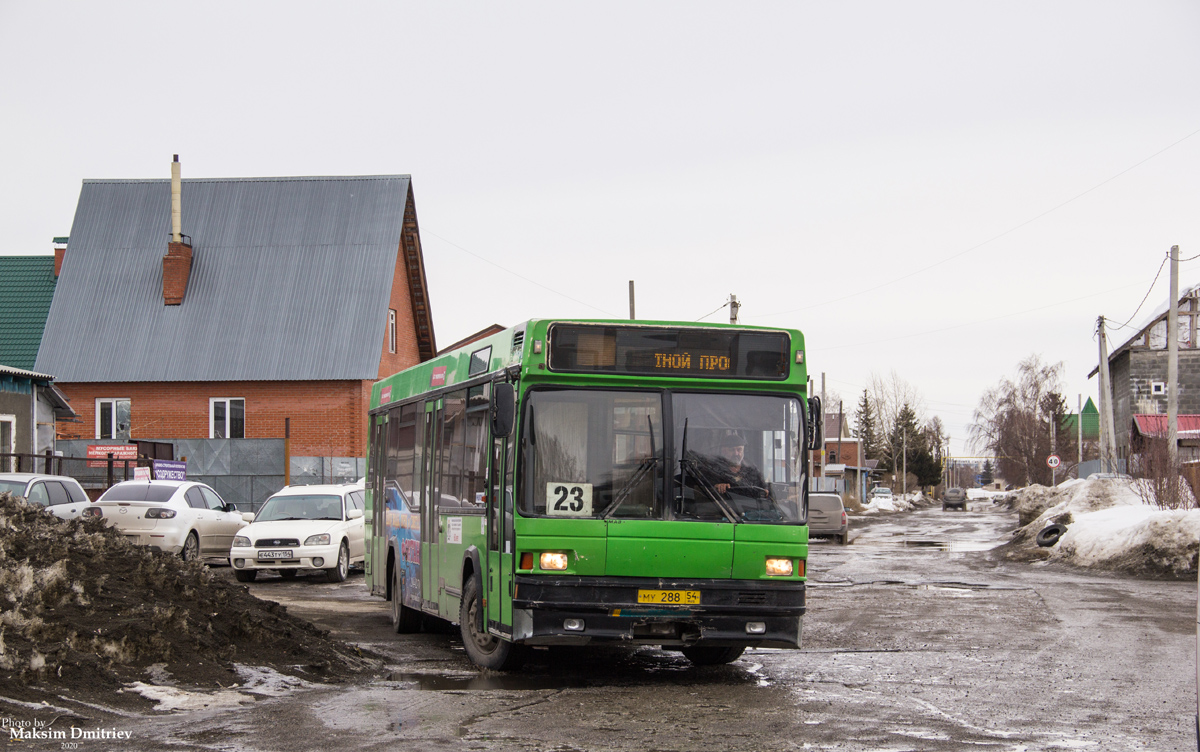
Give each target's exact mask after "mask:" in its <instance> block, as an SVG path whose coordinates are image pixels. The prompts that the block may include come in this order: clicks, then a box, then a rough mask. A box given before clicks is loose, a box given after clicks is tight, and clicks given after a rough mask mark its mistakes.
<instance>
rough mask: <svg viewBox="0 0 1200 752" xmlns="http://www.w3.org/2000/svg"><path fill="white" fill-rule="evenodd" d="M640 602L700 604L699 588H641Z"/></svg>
mask: <svg viewBox="0 0 1200 752" xmlns="http://www.w3.org/2000/svg"><path fill="white" fill-rule="evenodd" d="M638 603H659V604H665V605H668V606H698V605H700V591H699V590H639V591H638Z"/></svg>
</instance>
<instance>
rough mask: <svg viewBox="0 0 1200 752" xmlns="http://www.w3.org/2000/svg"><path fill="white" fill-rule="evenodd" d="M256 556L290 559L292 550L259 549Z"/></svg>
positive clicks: (260, 557)
mask: <svg viewBox="0 0 1200 752" xmlns="http://www.w3.org/2000/svg"><path fill="white" fill-rule="evenodd" d="M258 558H259V559H290V558H292V552H291V551H290V550H284V551H259V552H258Z"/></svg>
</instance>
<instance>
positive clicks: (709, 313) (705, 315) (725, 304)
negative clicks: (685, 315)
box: [695, 300, 729, 321]
mask: <svg viewBox="0 0 1200 752" xmlns="http://www.w3.org/2000/svg"><path fill="white" fill-rule="evenodd" d="M728 305H729V301H728V300H727V301H725V302H724V303H722V304H721V305H719V306H717V308H716V309H715V310H712V311H709V312H708V313H706V314H704V315H703V316H701V317H700V318H698V319H695V320H696V321H703V320H704V319H706V318H708V317H709V316H711V315H713V314H714V313H716V312H717V311H719V310H721V309H722V308H725V307H726V306H728Z"/></svg>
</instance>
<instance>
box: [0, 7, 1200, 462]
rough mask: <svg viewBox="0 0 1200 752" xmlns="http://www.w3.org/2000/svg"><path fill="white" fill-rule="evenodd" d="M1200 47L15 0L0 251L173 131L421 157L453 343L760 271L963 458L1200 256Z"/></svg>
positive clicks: (165, 168) (662, 312) (163, 157)
mask: <svg viewBox="0 0 1200 752" xmlns="http://www.w3.org/2000/svg"><path fill="white" fill-rule="evenodd" d="M1198 39H1200V4H1197V3H1195V2H1183V1H1180V2H1138V3H1130V2H1121V3H1111V2H1110V3H1105V2H1094V1H1088V2H1053V3H1047V2H1027V3H1022V2H1011V1H1010V2H1003V3H963V2H945V3H932V2H905V3H896V2H876V3H854V2H827V3H801V2H788V3H771V2H757V3H734V2H728V3H711V2H696V1H694V0H693V1H689V2H630V3H622V2H611V1H606V2H602V3H601V2H591V3H585V2H569V3H564V2H546V3H521V2H518V3H488V4H483V3H477V4H458V3H443V2H426V3H420V4H413V3H400V2H388V3H377V4H376V3H337V4H334V3H321V4H310V3H300V2H288V3H277V4H272V3H266V2H255V3H246V2H236V3H220V2H204V3H162V2H154V3H144V4H133V3H113V2H106V3H64V2H58V3H34V2H9V1H8V0H0V67H2V69H3V70H4V71H5V72H6V73H5V75H4V76H3V78H2V79H0V115H2V117H0V136H2V137H3V142H4V149H3V154H2V156H0V203H2V205H3V211H2V212H0V254H3V255H12V254H44V253H50V252H51V242H50V241H51V238H53V237H54V236H56V235H67V234H68V233H69V232H70V229H71V222H72V218H73V215H74V210H75V204H76V202H77V200H78V197H79V191H80V186H81V181H82V180H84V179H86V178H167V177H169V175H170V172H169V163H170V160H171V155H172V154H175V153H178V154H179V155H180V160H181V161H182V163H183V174H184V177H185V178H188V177H193V178H197V177H236V176H286V175H366V174H394V173H407V174H411V175H412V178H413V187H414V192H415V197H416V204H417V213H418V218H419V222H420V226H421V237H422V240H423V241H424V249H425V264H426V268H427V272H428V276H429V283H430V287H431V304H432V310H433V319H434V324H435V327H436V335H437V339H438V342H439V343H441V344H448V343H450V342H453V341H455V340H457V339H459V338H461V337H463V336H466V335H467V334H470V333H472V332H474V331H476V330H478V329H481V328H482V327H484V326H486V325H488V324H491V323H500V324H504V325H511V324H514V323H517V322H519V321H521V320H524V319H527V318H531V317H558V316H572V317H625V316H627V315H628V284H629V280H631V279H632V280H635V282H636V290H637V313H638V317H639V318H654V319H678V320H686V321H691V320H696V319H700V318H702V317H706V316H707V318H705V320H707V321H728V311H727V309H724V308H721V306H722V305H723V304H724V303H725V301H726V300H727V299H728V297H729V295H730V294H731V293H733V294H735V295H737V297H738V299H739V301H741V303H742V304H743V307H742V310H741V320H742V323H745V324H758V325H770V326H788V327H795V328H799V329H801V330H803V331H804V332H805V334H806V337H807V343H808V352H809V365H810V368H811V369H812V370H813V372H814V378H815V379H816V380H817V381H818V383H819V381H820V374H821V373H822V372H824V373H825V374H826V383H827V387H828V388H829V389H830V390H831V391H836V392H838V393H840V395H841V396H842V397H843V398H844V399H845V400H846V402H847V403H850V404H847V411H848V412H852V410H853V404H852V403H856V402H857V399H858V396H859V394H860V393H861V391H862V389H863V387H864V386H865V385H866V384H867V382H868V379H869V378H870V376H871V374H872V373H876V374H879V375H881V376H882V375H887V374H889V373H890V372H891V371H893V370H895V371H896V372H897V373H898V374H899V375H900V376H901V377H903V378H904V379H906V380H907V381H909V382H911V383H912V384H913V385H914V386H915V387H916V388H917V389H918V390H919V391H920V392H921V394H922V395H923V396H924V402H925V404H924V406H923V407H924V411H925V417H927V418H928V417H932V416H933V415H939V416H941V417H942V419H943V421H944V422H945V423H946V425H947V428H948V431H949V433H950V435H951V438H952V450H953V452H954V453H955V454H956V455H960V456H962V455H967V454H970V453H971V452H970V450H969V448H968V446H967V445H966V442H965V439H966V438H967V432H968V424H969V422H970V419H971V413H972V411H973V410H974V408H975V407H976V406H977V405H978V402H979V397H980V395H981V394H982V392H983V391H984V390H985V389H987V388H988V387H990V386H993V385H994V384H996V383H997V382H998V380H999V379H1000V378H1001V377H1003V376H1006V375H1011V374H1012V373H1013V372H1014V371H1015V368H1016V365H1017V363H1018V362H1019V361H1020V360H1021V359H1023V358H1025V357H1027V356H1029V355H1031V354H1038V355H1040V356H1041V357H1042V358H1043V359H1044V360H1046V361H1050V362H1055V361H1063V362H1064V364H1065V372H1064V375H1065V382H1066V384H1065V392H1066V396H1067V398H1068V403H1069V404H1070V405H1071V406H1072V407H1074V405H1075V404H1076V395H1077V394H1080V393H1082V394H1083V395H1084V399H1086V398H1087V397H1088V396H1095V395H1096V394H1097V387H1096V382H1095V380H1092V381H1089V380H1088V379H1087V373H1088V372H1089V371H1090V370H1091V369H1092V368H1093V367H1094V366H1095V364H1096V354H1097V345H1096V340H1095V339H1094V337H1093V331H1094V328H1095V322H1096V318H1097V316H1099V315H1101V314H1103V315H1105V316H1106V317H1108V318H1109V319H1111V320H1113V321H1115V322H1117V323H1121V322H1124V321H1126V320H1127V319H1129V318H1130V317H1133V318H1134V319H1135V323H1136V322H1137V321H1139V320H1140V319H1141V318H1143V316H1144V314H1145V313H1146V312H1147V310H1148V309H1150V308H1153V307H1155V306H1157V305H1158V304H1159V303H1161V302H1162V301H1164V300H1165V299H1166V297H1167V291H1168V288H1167V275H1166V272H1165V271H1164V272H1163V275H1162V277H1161V278H1160V279H1159V281H1158V283H1157V284H1156V285H1155V286H1154V288H1153V290H1151V282H1152V280H1153V279H1154V277H1155V273H1156V271H1157V270H1158V269H1159V266H1160V263H1161V261H1162V259H1163V258H1164V257H1165V254H1166V253H1167V251H1168V249H1169V248H1170V246H1171V245H1173V244H1178V245H1179V246H1180V247H1181V255H1182V256H1183V257H1184V258H1190V257H1192V256H1197V255H1200V96H1198V95H1200V43H1198V41H1197V40H1198ZM184 211H185V214H186V207H185V210H184ZM185 222H186V216H185ZM185 229H186V228H185ZM1182 270H1183V271H1182V283H1181V284H1183V285H1187V284H1192V283H1195V282H1197V281H1200V259H1197V260H1195V261H1192V262H1189V263H1184V264H1183V265H1182ZM1147 291H1150V299H1149V300H1148V301H1147V303H1146V305H1145V307H1144V308H1143V309H1142V311H1141V312H1139V313H1137V315H1136V316H1135V315H1134V314H1135V311H1136V310H1137V308H1138V305H1139V303H1140V302H1141V301H1142V299H1143V297H1144V296H1146V294H1147ZM1125 336H1126V333H1125V332H1122V331H1117V332H1114V333H1113V334H1112V337H1113V339H1114V340H1117V341H1118V342H1119V341H1122V340H1124V338H1125ZM1114 344H1115V343H1114Z"/></svg>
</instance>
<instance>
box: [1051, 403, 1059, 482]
mask: <svg viewBox="0 0 1200 752" xmlns="http://www.w3.org/2000/svg"><path fill="white" fill-rule="evenodd" d="M1055 417H1056V416H1055V415H1054V414H1053V413H1051V415H1050V454H1057V453H1058V452H1057V451H1056V446H1055V439H1056V438H1057V436H1056V433H1057V432H1056V431H1055V430H1054V423H1055ZM1050 487H1051V488H1058V468H1057V467H1052V468H1050Z"/></svg>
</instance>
